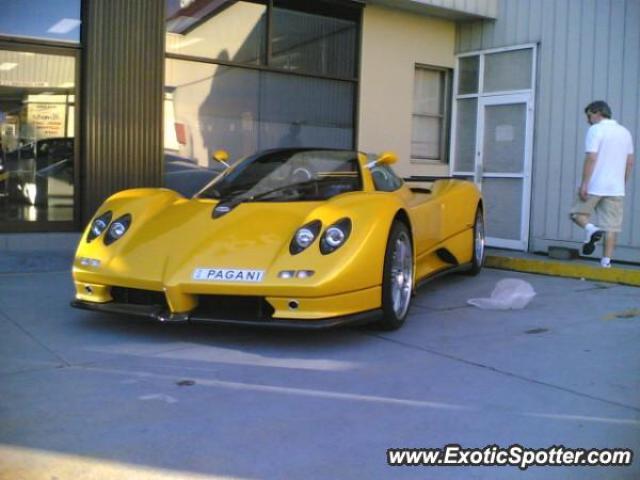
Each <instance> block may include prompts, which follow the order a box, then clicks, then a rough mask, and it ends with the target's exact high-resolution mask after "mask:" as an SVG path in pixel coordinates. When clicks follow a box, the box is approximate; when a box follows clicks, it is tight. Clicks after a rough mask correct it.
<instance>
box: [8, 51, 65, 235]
mask: <svg viewBox="0 0 640 480" xmlns="http://www.w3.org/2000/svg"><path fill="white" fill-rule="evenodd" d="M0 65H2V66H3V68H0V85H3V87H2V88H0V223H2V222H23V221H72V220H73V194H74V139H73V136H74V133H73V132H74V129H75V125H74V123H75V115H74V113H75V109H74V108H75V107H74V105H75V95H74V86H75V85H74V79H75V60H74V58H73V57H66V56H59V55H45V54H37V53H31V52H17V51H6V50H0Z"/></svg>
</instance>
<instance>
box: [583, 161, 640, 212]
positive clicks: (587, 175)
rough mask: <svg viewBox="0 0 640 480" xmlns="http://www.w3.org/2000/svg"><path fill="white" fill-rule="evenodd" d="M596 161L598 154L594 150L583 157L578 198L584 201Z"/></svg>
mask: <svg viewBox="0 0 640 480" xmlns="http://www.w3.org/2000/svg"><path fill="white" fill-rule="evenodd" d="M597 161H598V154H597V153H595V152H589V153H587V155H586V156H585V157H584V167H583V168H582V183H581V184H580V192H579V193H580V198H581V199H582V200H583V201H585V200H586V199H587V187H588V186H589V181H590V180H591V175H593V169H594V167H595V166H596V162H597ZM627 170H629V164H628V163H627Z"/></svg>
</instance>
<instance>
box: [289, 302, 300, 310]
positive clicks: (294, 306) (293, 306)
mask: <svg viewBox="0 0 640 480" xmlns="http://www.w3.org/2000/svg"><path fill="white" fill-rule="evenodd" d="M299 306H300V303H299V302H298V301H297V300H291V301H290V302H289V309H291V310H297V309H298V307H299Z"/></svg>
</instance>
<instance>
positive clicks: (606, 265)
mask: <svg viewBox="0 0 640 480" xmlns="http://www.w3.org/2000/svg"><path fill="white" fill-rule="evenodd" d="M600 266H601V267H602V268H611V260H609V259H608V258H603V259H602V260H600Z"/></svg>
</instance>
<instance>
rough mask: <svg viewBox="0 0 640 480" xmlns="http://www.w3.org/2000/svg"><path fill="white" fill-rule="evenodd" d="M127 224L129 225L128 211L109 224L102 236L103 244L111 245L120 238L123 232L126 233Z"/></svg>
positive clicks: (129, 216)
mask: <svg viewBox="0 0 640 480" xmlns="http://www.w3.org/2000/svg"><path fill="white" fill-rule="evenodd" d="M129 225H131V215H129V214H128V213H127V214H126V215H123V216H121V217H119V218H116V219H115V220H114V221H113V222H112V223H111V225H109V230H108V231H107V234H106V235H105V236H104V244H105V245H111V244H112V243H113V242H115V241H116V240H118V239H119V238H121V237H122V236H123V235H124V234H125V233H127V230H128V229H129Z"/></svg>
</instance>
